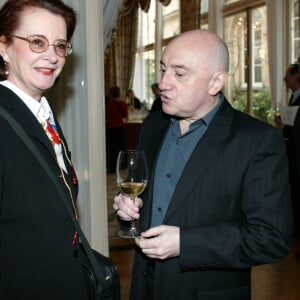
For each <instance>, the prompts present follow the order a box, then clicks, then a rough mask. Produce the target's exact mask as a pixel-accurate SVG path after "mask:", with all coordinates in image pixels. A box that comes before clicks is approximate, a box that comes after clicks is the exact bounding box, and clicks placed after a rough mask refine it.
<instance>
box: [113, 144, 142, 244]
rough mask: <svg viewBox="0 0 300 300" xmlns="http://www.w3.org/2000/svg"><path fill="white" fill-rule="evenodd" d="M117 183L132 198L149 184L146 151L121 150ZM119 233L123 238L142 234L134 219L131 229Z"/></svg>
mask: <svg viewBox="0 0 300 300" xmlns="http://www.w3.org/2000/svg"><path fill="white" fill-rule="evenodd" d="M116 173H117V184H118V186H119V188H120V190H121V193H123V194H124V195H126V196H128V197H130V198H131V200H132V201H133V202H134V201H135V198H136V197H137V196H138V195H140V194H141V193H142V192H143V191H144V189H145V188H146V185H147V180H148V170H147V163H146V158H145V153H144V151H135V150H121V151H120V152H119V154H118V159H117V167H116ZM118 235H119V236H120V237H123V238H136V237H139V236H140V232H139V230H138V229H137V228H136V225H135V221H134V219H132V220H131V224H130V228H129V230H119V231H118Z"/></svg>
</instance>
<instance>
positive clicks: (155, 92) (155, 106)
mask: <svg viewBox="0 0 300 300" xmlns="http://www.w3.org/2000/svg"><path fill="white" fill-rule="evenodd" d="M151 90H152V93H153V95H154V101H153V103H152V106H151V109H150V112H153V111H156V110H161V109H162V103H161V98H160V90H159V87H158V83H153V84H152V85H151Z"/></svg>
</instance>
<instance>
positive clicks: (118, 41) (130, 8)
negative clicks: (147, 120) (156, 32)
mask: <svg viewBox="0 0 300 300" xmlns="http://www.w3.org/2000/svg"><path fill="white" fill-rule="evenodd" d="M137 29H138V6H137V5H136V3H135V5H134V1H127V3H126V6H125V8H124V10H123V11H122V12H121V14H120V17H119V21H118V24H117V29H116V38H115V39H114V41H113V43H112V47H111V60H110V70H109V72H110V80H109V81H110V86H112V85H117V86H119V87H120V89H121V97H122V98H124V97H125V93H126V91H127V90H128V89H129V88H131V87H132V81H133V72H134V65H135V54H136V44H137Z"/></svg>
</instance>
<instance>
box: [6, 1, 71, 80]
mask: <svg viewBox="0 0 300 300" xmlns="http://www.w3.org/2000/svg"><path fill="white" fill-rule="evenodd" d="M32 7H34V8H42V9H46V10H48V11H49V12H51V13H53V14H55V15H59V16H62V17H63V19H64V20H65V22H66V27H67V40H68V41H70V40H71V38H72V36H73V33H74V30H75V27H76V22H77V18H76V13H75V11H74V10H73V8H71V7H70V6H67V5H66V4H64V3H63V2H62V1H61V0H7V1H6V2H5V3H4V5H3V6H2V7H1V9H0V37H1V36H5V37H7V36H9V35H11V34H13V33H14V31H16V29H17V28H18V27H19V25H20V17H21V14H22V13H23V12H24V11H25V10H26V9H28V8H32ZM37 34H38V32H37ZM6 40H7V43H9V42H10V40H9V38H6ZM5 71H6V70H5V64H4V61H3V59H2V57H1V56H0V80H4V79H6V75H5Z"/></svg>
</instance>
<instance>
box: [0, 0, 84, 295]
mask: <svg viewBox="0 0 300 300" xmlns="http://www.w3.org/2000/svg"><path fill="white" fill-rule="evenodd" d="M75 25H76V15H75V12H74V10H73V9H72V8H70V7H68V6H66V5H65V4H64V3H63V2H62V1H60V0H8V1H7V2H6V3H5V4H4V6H3V7H2V8H1V10H0V55H1V58H2V59H1V63H2V79H4V80H3V81H1V82H0V106H1V107H3V108H4V109H5V110H6V111H8V112H9V113H10V114H11V116H12V117H13V118H15V119H16V120H17V122H19V124H20V125H21V126H22V127H23V129H24V130H25V131H26V132H27V133H28V135H29V137H30V138H31V139H32V141H33V142H34V143H35V144H36V146H37V147H38V148H39V150H40V152H41V153H42V155H43V156H44V158H45V160H47V162H48V164H49V166H50V168H51V170H52V171H53V172H54V173H55V174H56V175H57V177H58V178H59V179H60V183H61V185H62V187H63V189H64V190H65V191H66V193H67V194H68V196H69V198H70V206H72V208H73V210H74V213H75V215H77V214H76V207H75V203H74V202H75V199H76V196H77V189H78V186H77V179H76V175H75V173H74V171H73V167H72V163H71V160H70V153H69V150H68V148H67V143H66V141H65V138H64V136H63V133H62V131H61V128H60V126H59V124H58V122H57V119H56V118H55V116H54V114H53V112H52V110H51V108H50V106H49V104H48V102H47V99H46V98H45V97H44V96H43V93H44V92H45V91H47V90H48V89H49V88H51V87H52V86H53V84H54V83H55V80H56V79H57V77H58V76H59V74H60V73H61V71H62V69H63V67H64V65H65V62H66V57H67V56H68V55H69V54H71V52H72V45H71V43H70V39H71V37H72V35H73V32H74V29H75ZM49 122H50V124H49ZM0 136H1V140H0V237H1V243H0V272H1V273H0V290H1V292H0V298H1V299H9V300H10V299H13V300H15V299H39V300H41V299H43V300H45V299H49V300H50V299H51V300H53V299H63V300H68V299H70V300H71V299H72V300H74V299H80V300H83V299H89V295H88V293H89V288H88V286H87V284H86V282H85V278H84V272H83V269H82V262H83V261H86V257H85V256H84V255H83V254H82V252H81V251H80V249H79V246H78V241H77V236H76V234H75V230H74V228H73V226H72V223H71V221H70V219H69V217H68V214H67V212H66V210H65V208H64V206H63V204H62V203H61V199H60V198H59V195H58V193H57V192H56V190H55V188H54V186H53V185H52V183H51V181H50V180H49V178H48V177H47V175H46V174H45V172H43V169H42V168H41V167H40V165H39V163H38V162H37V161H36V159H35V158H34V157H33V156H32V154H31V152H30V151H28V149H27V148H26V146H25V145H24V144H23V143H22V142H21V140H20V139H19V138H18V137H17V136H16V135H15V134H14V132H13V131H12V129H11V128H10V126H9V125H8V124H7V123H6V122H5V121H4V120H3V119H2V118H0Z"/></svg>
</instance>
